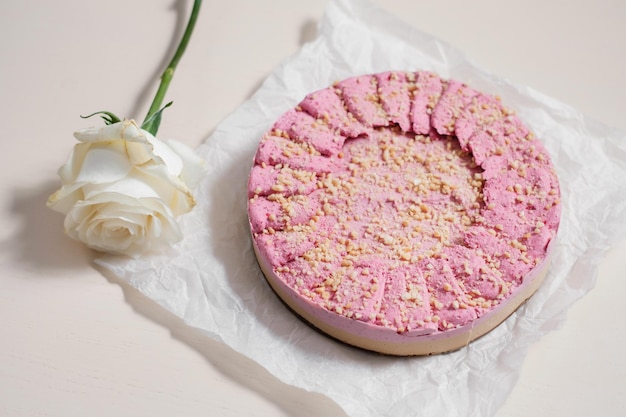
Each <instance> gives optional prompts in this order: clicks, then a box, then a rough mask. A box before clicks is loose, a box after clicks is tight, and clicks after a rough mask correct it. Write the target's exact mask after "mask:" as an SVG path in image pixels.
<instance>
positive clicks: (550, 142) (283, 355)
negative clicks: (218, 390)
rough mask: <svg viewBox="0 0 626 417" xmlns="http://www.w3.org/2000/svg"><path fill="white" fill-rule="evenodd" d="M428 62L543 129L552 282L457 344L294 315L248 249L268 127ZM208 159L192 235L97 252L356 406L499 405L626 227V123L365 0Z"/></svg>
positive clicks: (149, 288) (253, 354)
mask: <svg viewBox="0 0 626 417" xmlns="http://www.w3.org/2000/svg"><path fill="white" fill-rule="evenodd" d="M392 69H393V70H417V69H421V70H431V71H436V72H437V73H439V74H440V75H441V76H443V77H449V78H454V79H458V80H462V81H464V82H466V83H468V84H469V85H471V86H472V87H474V88H476V89H478V90H480V91H484V92H489V93H493V94H499V95H500V96H501V97H502V98H503V101H504V103H505V104H507V105H508V106H509V107H513V108H515V109H516V110H517V112H518V114H519V115H520V117H521V118H522V120H524V121H525V122H526V123H527V124H528V125H529V126H530V128H531V129H532V130H533V131H534V132H535V133H536V134H537V136H538V137H539V138H540V139H541V140H542V141H543V142H544V143H545V145H546V146H547V148H548V150H549V152H550V153H551V155H552V158H553V161H554V163H555V165H556V167H557V172H558V175H559V179H560V182H561V187H562V192H563V200H562V201H563V218H562V224H561V228H560V231H559V234H558V237H557V241H556V244H555V248H554V249H555V253H554V255H555V257H554V261H553V264H552V268H551V271H550V273H549V275H548V277H547V278H546V281H545V283H544V285H543V286H542V287H541V288H540V289H539V291H538V292H537V293H536V295H535V296H534V297H533V298H532V299H531V300H530V301H529V302H528V303H527V304H526V305H524V306H523V307H522V308H521V309H520V310H518V312H517V313H516V314H514V315H513V316H511V317H510V318H509V319H508V320H506V322H505V323H504V324H503V325H501V326H499V327H498V328H496V329H495V330H494V331H493V332H491V333H489V334H488V335H487V336H485V337H483V338H481V339H479V340H477V341H475V342H474V343H472V344H470V345H469V346H468V347H466V348H463V349H461V350H459V351H457V352H454V353H451V354H446V355H438V356H433V357H422V358H391V357H383V356H380V355H377V354H371V353H367V352H363V351H359V350H357V349H353V348H350V347H347V346H344V345H342V344H340V343H337V342H335V341H332V340H330V339H328V338H326V337H324V336H322V335H320V334H318V333H317V332H315V331H313V330H312V329H311V328H309V327H308V326H307V325H305V324H303V323H302V322H301V321H300V320H299V319H297V318H296V317H294V316H293V315H292V314H291V313H290V312H289V311H288V310H287V309H286V308H285V307H284V306H283V304H281V302H280V301H279V300H278V299H277V297H276V296H275V295H274V293H273V292H272V291H271V290H270V288H269V286H268V285H267V284H266V282H265V280H264V278H263V276H262V274H261V272H260V270H259V268H258V266H257V264H256V261H255V258H254V254H253V252H252V250H251V243H250V236H249V231H248V225H247V216H246V181H247V175H248V172H249V169H250V167H251V165H252V157H253V155H254V152H255V150H256V147H257V145H258V141H259V139H260V137H261V135H262V133H263V132H264V131H265V130H266V129H268V128H269V127H270V125H271V124H272V122H273V121H274V120H275V119H276V118H277V117H278V116H279V115H280V114H281V113H282V112H284V111H286V110H288V109H290V108H291V107H293V106H295V105H296V104H297V103H298V102H299V101H300V100H301V99H302V98H303V97H304V96H305V95H306V94H307V93H309V92H312V91H314V90H317V89H319V88H323V87H326V86H328V85H330V84H331V83H332V82H333V81H335V80H341V79H344V78H347V77H349V76H352V75H358V74H365V73H374V72H379V71H384V70H392ZM198 152H199V153H200V154H201V155H202V156H203V157H204V158H206V161H207V163H208V165H209V172H208V174H207V176H206V178H205V179H204V181H203V183H202V184H201V186H200V187H199V190H198V191H197V197H198V202H199V204H198V206H197V207H196V208H195V209H194V211H193V212H192V213H190V214H188V215H187V216H185V217H183V219H182V226H183V232H184V234H185V238H184V240H183V241H182V242H181V243H180V244H179V245H177V246H176V247H175V248H174V249H173V250H171V251H169V252H168V253H165V254H159V255H154V256H148V257H143V258H140V259H137V260H129V259H127V258H120V257H112V256H108V257H103V258H101V259H99V260H98V263H99V264H101V265H103V266H105V267H106V268H108V269H109V270H110V271H112V272H113V273H114V274H116V275H117V276H119V277H121V278H122V279H124V280H126V281H128V282H129V283H130V284H131V285H132V286H134V287H136V288H137V289H139V290H140V291H141V292H143V293H144V294H145V295H146V296H147V297H150V298H152V299H153V300H155V301H156V302H158V303H159V304H161V305H162V306H163V307H164V308H166V309H168V310H170V311H172V312H173V313H174V314H176V315H178V316H180V317H181V318H182V319H184V321H185V322H186V323H187V324H188V325H189V326H194V327H197V328H199V329H201V330H203V331H204V332H205V333H206V335H207V336H208V337H211V338H214V339H217V340H220V341H222V342H224V343H226V344H228V345H229V346H230V347H232V348H233V349H234V350H236V351H238V352H240V353H242V354H244V355H246V356H247V357H249V358H251V359H253V360H254V361H256V362H258V363H259V364H261V365H262V366H264V367H265V368H267V369H268V370H269V372H271V373H272V374H274V375H275V376H276V377H277V378H279V379H280V380H282V381H284V382H285V383H287V384H292V385H294V386H297V387H301V388H304V389H306V390H310V391H315V392H319V393H322V394H325V395H327V396H328V397H330V398H332V399H333V400H334V401H336V402H337V403H338V404H339V405H340V406H341V407H342V408H343V409H344V410H345V411H346V413H347V414H349V415H350V416H372V417H374V416H375V417H381V416H393V417H399V416H412V415H418V414H419V415H420V416H424V417H428V416H444V415H445V416H448V417H456V416H459V417H461V416H463V417H466V416H481V417H485V416H490V415H493V414H494V413H495V411H496V410H497V409H498V407H499V406H500V405H501V404H502V403H503V402H504V400H505V398H506V397H507V395H508V394H509V393H510V391H511V389H512V388H513V386H514V384H515V381H516V380H517V378H518V373H519V368H520V365H521V363H522V361H523V359H524V356H525V354H526V350H527V348H528V346H529V345H531V344H532V343H533V342H535V341H537V340H538V339H539V338H541V337H542V336H543V335H545V334H546V333H547V332H549V331H551V330H553V329H555V328H557V327H559V325H560V324H562V322H563V321H564V320H565V314H564V313H565V311H566V309H567V308H568V307H569V306H570V305H571V304H572V303H573V302H574V301H575V300H577V299H578V298H580V297H581V296H583V295H584V294H585V293H586V292H588V291H589V290H590V289H591V288H592V287H593V285H594V280H595V275H596V272H597V265H598V263H599V262H600V260H601V258H602V256H603V254H604V253H605V252H606V251H607V250H608V249H609V247H610V246H611V244H613V243H615V242H616V241H617V240H618V239H619V238H621V237H623V236H624V235H626V221H624V220H626V134H625V133H624V132H621V131H617V130H614V129H611V128H608V127H606V126H603V125H601V124H599V123H597V122H594V121H592V120H589V119H588V118H586V117H584V116H583V115H582V114H580V113H579V112H577V111H576V110H574V109H573V108H571V107H569V106H567V105H565V104H562V103H560V102H557V101H556V100H554V99H551V98H549V97H546V96H544V95H542V94H540V93H538V92H536V91H533V90H531V89H529V88H525V87H523V86H519V85H514V84H511V83H509V82H506V81H504V80H502V79H500V78H498V77H496V76H494V75H492V74H489V73H488V72H486V71H484V70H482V69H481V68H478V67H477V66H475V65H474V64H472V63H471V62H470V61H469V60H467V59H466V58H465V57H464V56H463V54H462V53H460V52H459V51H457V50H455V49H454V48H452V47H450V46H449V45H446V44H444V43H442V42H440V41H438V40H437V39H434V38H432V37H431V36H429V35H426V34H424V33H421V32H419V31H418V30H416V29H414V28H412V27H410V26H408V25H407V24H405V23H403V22H401V21H398V20H397V19H396V18H394V17H392V16H391V15H389V14H388V13H386V12H384V11H383V10H380V9H378V8H377V7H375V6H373V5H372V4H370V3H369V2H367V1H363V0H358V1H356V0H355V1H350V0H334V1H331V2H330V3H329V4H328V6H327V10H326V13H325V15H324V16H323V18H322V20H321V22H320V24H319V36H318V38H317V39H316V40H314V41H313V42H311V43H308V44H306V45H304V46H303V47H302V48H301V50H300V51H299V52H297V53H296V54H295V55H294V56H293V57H291V58H289V59H287V60H286V61H285V62H283V63H282V64H281V65H280V66H279V67H277V68H276V70H275V71H274V72H273V73H272V74H271V75H270V76H269V77H268V78H267V79H266V80H265V82H264V83H263V85H262V86H261V88H260V89H259V90H258V92H257V93H256V94H255V95H254V96H253V97H252V98H251V99H250V100H249V101H248V102H246V103H244V104H242V105H241V106H240V107H239V108H238V109H237V110H236V111H235V112H234V113H233V114H232V115H231V116H230V117H228V118H227V119H226V120H224V122H223V123H221V124H220V126H219V127H218V128H217V129H216V130H215V132H214V134H213V135H212V136H211V137H210V138H209V139H208V140H207V141H206V143H204V144H202V145H201V146H200V147H199V148H198Z"/></svg>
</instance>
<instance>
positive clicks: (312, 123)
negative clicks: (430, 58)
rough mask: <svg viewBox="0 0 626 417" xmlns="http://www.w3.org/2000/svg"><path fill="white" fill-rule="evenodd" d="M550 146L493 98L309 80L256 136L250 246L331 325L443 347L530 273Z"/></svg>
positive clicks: (538, 248) (410, 78)
mask: <svg viewBox="0 0 626 417" xmlns="http://www.w3.org/2000/svg"><path fill="white" fill-rule="evenodd" d="M559 199H560V190H559V184H558V179H557V176H556V173H555V170H554V167H553V165H552V163H551V161H550V157H549V155H548V153H547V152H546V150H545V148H544V147H543V145H542V144H541V142H539V141H538V140H537V139H536V138H535V136H534V135H533V133H531V132H530V131H529V129H528V128H527V127H526V126H525V125H524V124H523V123H522V122H521V121H520V119H519V118H518V117H517V116H516V115H515V113H514V112H513V111H511V110H509V109H508V108H506V107H505V106H504V105H503V104H502V103H501V100H500V99H499V98H498V97H494V96H492V95H489V94H484V93H481V92H478V91H476V90H474V89H472V88H470V87H469V86H468V85H466V84H464V83H461V82H458V81H455V80H447V79H442V78H441V77H439V76H438V75H437V74H434V73H431V72H425V71H418V72H385V73H379V74H373V75H363V76H357V77H353V78H349V79H347V80H344V81H341V82H337V83H335V84H334V85H333V86H331V87H328V88H326V89H323V90H319V91H316V92H313V93H311V94H309V95H307V96H306V97H305V98H304V99H303V100H302V102H301V103H300V104H299V105H298V106H296V107H295V108H294V109H291V110H289V111H287V112H286V113H285V114H283V115H282V116H281V117H280V118H279V119H278V120H277V121H276V122H275V123H274V125H273V126H272V127H271V129H270V130H269V131H268V132H266V134H265V135H264V136H263V137H262V138H261V141H260V144H259V147H258V150H257V152H256V155H255V158H254V166H253V168H252V170H251V173H250V176H249V182H248V216H249V221H250V229H251V233H252V240H253V246H254V250H255V253H256V256H257V259H258V262H259V265H260V266H261V269H262V271H263V273H264V275H265V277H266V279H267V281H268V282H269V284H270V285H271V287H272V288H273V289H274V291H275V292H276V294H277V295H278V296H279V297H280V298H281V299H282V300H283V301H284V302H285V303H286V304H287V305H288V306H289V308H290V309H291V310H293V312H295V313H296V314H297V315H299V316H300V317H301V318H303V319H304V320H305V321H307V322H308V323H310V324H311V325H313V326H314V327H316V328H317V329H319V330H321V331H322V332H324V333H326V334H327V335H329V336H332V337H333V338H336V339H338V340H341V341H343V342H345V343H348V344H350V345H353V346H357V347H360V348H363V349H367V350H372V351H376V352H380V353H385V354H391V355H426V354H434V353H441V352H448V351H451V350H455V349H458V348H460V347H462V346H465V345H467V344H468V343H469V342H471V341H472V340H474V339H476V338H477V337H480V336H481V335H484V334H485V333H487V332H488V331H490V330H491V329H493V328H494V327H496V326H497V325H498V324H499V323H501V322H502V321H503V320H504V319H506V318H507V317H508V316H509V315H510V314H511V313H513V312H514V311H515V310H516V309H517V308H518V307H519V306H520V305H521V304H522V303H524V302H525V301H526V300H527V299H528V298H529V297H530V296H531V295H532V294H533V293H534V292H535V291H536V289H537V288H538V286H539V285H540V283H541V281H542V280H543V278H544V276H545V275H546V272H547V269H548V265H549V255H550V248H551V242H552V241H553V239H554V237H555V235H556V232H557V228H558V225H559V220H560V200H559Z"/></svg>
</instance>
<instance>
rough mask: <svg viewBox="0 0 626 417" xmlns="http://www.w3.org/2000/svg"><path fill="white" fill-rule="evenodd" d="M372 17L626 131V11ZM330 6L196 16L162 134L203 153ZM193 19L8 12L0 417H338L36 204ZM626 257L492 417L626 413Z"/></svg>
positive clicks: (578, 5)
mask: <svg viewBox="0 0 626 417" xmlns="http://www.w3.org/2000/svg"><path fill="white" fill-rule="evenodd" d="M376 3H378V4H380V5H381V6H383V7H384V8H385V9H388V10H389V11H391V12H392V13H394V14H396V15H398V16H400V17H402V18H403V19H405V20H407V21H408V22H410V23H411V24H413V25H414V26H416V27H417V28H419V29H421V30H423V31H425V32H428V33H430V34H432V35H434V36H437V37H439V38H440V39H443V40H445V41H447V42H449V43H451V44H452V45H454V46H456V47H457V48H459V49H461V50H462V51H464V52H465V53H466V54H467V55H468V56H469V57H470V58H472V59H473V60H474V61H475V62H477V63H478V64H479V65H480V66H482V67H483V68H485V69H487V70H488V71H490V72H492V73H494V74H496V75H499V76H503V77H505V78H508V79H510V80H512V81H514V82H516V83H520V84H525V85H529V86H531V87H534V88H535V89H537V90H539V91H541V92H543V93H546V94H548V95H551V96H553V97H555V98H557V99H559V100H561V101H564V102H566V103H568V104H570V105H572V106H574V107H575V108H577V109H579V110H580V111H582V112H583V113H585V114H587V115H589V116H591V117H593V118H595V119H597V120H599V121H601V122H603V123H606V124H608V125H611V126H615V127H619V128H621V129H624V130H626V118H625V117H624V115H625V114H626V102H625V99H624V97H626V81H624V78H623V77H624V74H626V54H625V53H624V51H625V50H626V25H624V22H626V2H623V1H622V0H602V1H590V0H587V1H561V0H559V1H551V2H545V1H538V0H529V1H525V2H516V3H519V4H505V3H504V2H497V1H487V0H478V1H473V2H467V1H462V0H457V1H421V0H420V1H415V0H389V1H384V2H383V1H382V0H377V1H376ZM324 5H325V1H323V0H315V1H313V0H307V1H304V0H300V1H294V0H291V1H288V0H264V1H252V0H249V1H245V0H229V1H222V2H217V1H205V2H204V4H203V8H202V11H201V15H200V18H199V21H198V26H197V29H196V32H195V33H194V36H193V38H192V41H191V44H190V46H189V48H188V50H187V52H186V54H185V56H184V57H183V60H182V61H181V64H180V66H179V68H178V71H177V73H176V75H175V77H174V81H173V83H172V86H171V88H170V91H169V93H168V99H173V100H174V106H172V107H171V108H169V109H168V110H166V113H165V117H164V121H163V124H162V127H161V129H160V132H159V136H162V137H172V138H176V139H178V140H180V141H182V142H185V143H187V144H189V145H191V146H196V145H198V144H199V143H201V142H202V141H203V140H205V139H206V138H207V137H208V136H209V134H210V132H211V131H212V130H213V129H214V128H215V126H217V125H218V124H219V122H220V121H221V120H222V119H223V118H224V117H226V116H227V115H228V114H229V113H231V112H232V111H233V110H234V109H235V108H236V107H237V106H238V105H240V104H241V103H242V102H243V101H245V100H246V98H248V97H249V96H250V94H252V92H254V90H255V89H256V88H257V87H258V86H259V84H260V83H261V82H262V80H263V79H264V77H265V76H266V75H267V74H268V73H269V72H271V70H272V69H273V68H274V67H275V66H276V65H278V64H279V63H280V62H281V61H282V60H283V59H285V58H286V57H288V56H289V55H291V54H292V53H294V52H295V51H297V49H298V48H299V47H300V45H301V44H302V43H303V42H305V41H306V40H309V39H311V38H312V37H313V36H314V35H315V24H316V21H317V20H318V19H319V17H320V16H321V14H322V12H323V9H324ZM190 8H191V1H174V0H151V1H148V0H134V1H122V0H108V1H92V2H85V1H78V0H57V1H55V2H49V1H43V0H39V1H37V0H23V1H20V2H8V1H4V2H2V3H1V4H0V68H1V70H0V117H1V119H0V120H2V125H1V130H0V132H1V135H0V141H1V142H0V143H1V144H2V148H0V149H1V150H2V156H3V157H5V158H6V159H3V160H2V163H0V184H1V187H0V204H1V210H2V211H1V214H0V332H1V333H0V334H1V336H0V416H85V415H89V416H112V415H116V416H126V415H128V416H137V415H151V416H153V417H160V416H173V415H177V416H206V415H211V416H262V417H265V416H268V417H269V416H272V417H274V416H280V417H282V416H311V417H313V416H339V417H341V416H345V414H344V413H343V412H342V411H341V409H340V408H339V407H338V406H337V405H336V404H334V403H333V402H332V401H331V400H329V399H327V398H325V397H323V396H321V395H318V394H312V393H307V392H304V391H302V390H299V389H296V388H293V387H291V386H287V385H285V384H283V383H281V382H279V381H278V380H276V379H275V378H274V377H273V376H272V375H270V374H268V373H267V372H266V371H265V370H264V369H263V368H261V367H260V366H258V365H257V364H255V363H253V362H251V361H250V360H248V359H247V358H245V357H243V356H241V355H239V354H237V353H235V352H232V351H231V350H230V349H229V348H228V347H226V346H224V345H221V344H219V343H217V342H214V341H212V340H209V339H207V338H206V337H204V336H202V335H201V334H199V333H197V332H196V331H195V330H193V329H191V328H188V327H187V326H185V325H183V324H182V323H181V322H180V321H179V320H178V319H177V318H176V317H174V316H172V315H171V314H169V313H167V312H165V311H164V310H163V309H162V308H160V307H158V306H157V305H155V304H154V303H153V302H151V301H150V300H147V299H146V298H145V297H144V296H142V295H141V294H139V293H138V292H136V291H135V290H134V289H133V288H131V287H129V286H128V285H126V284H125V283H123V282H121V281H117V280H113V279H111V278H106V277H105V276H104V275H103V274H101V273H100V272H99V271H98V270H97V269H96V268H95V267H94V266H93V263H92V260H93V259H94V256H95V255H94V253H92V252H90V251H89V250H86V249H84V248H83V247H82V246H81V245H80V244H78V243H76V242H73V241H70V240H69V239H68V238H66V237H65V236H64V235H63V232H62V222H63V219H62V216H61V215H59V214H57V213H54V212H52V211H50V210H48V209H47V208H46V207H45V201H46V199H47V197H48V195H49V194H51V193H52V192H53V191H54V190H55V189H56V188H57V187H58V185H59V182H58V177H57V176H56V170H57V168H58V167H59V166H60V165H61V164H62V163H64V162H65V160H66V158H67V155H68V154H69V152H70V150H71V147H72V146H73V145H74V143H75V142H74V139H73V138H72V136H71V133H72V132H73V131H75V130H77V129H79V128H82V127H87V126H90V125H93V124H94V123H97V121H96V120H90V121H84V120H81V119H80V118H79V117H78V115H80V114H87V113H91V112H93V111H97V110H111V111H114V112H116V113H117V114H119V115H120V116H125V117H129V118H131V117H134V118H137V119H139V120H141V119H143V116H144V114H145V112H146V110H147V107H148V105H149V103H150V101H151V98H152V95H153V92H154V90H155V88H156V79H157V77H158V75H159V73H160V71H161V70H162V68H163V66H164V65H165V63H166V62H167V61H168V60H169V58H170V56H171V53H172V48H173V45H174V44H176V43H177V41H178V38H179V36H180V33H181V31H182V27H183V26H184V24H185V22H186V19H187V17H188V13H189V10H190ZM625 180H626V179H625ZM625 221H626V219H625ZM625 238H626V237H625ZM625 255H626V239H622V240H621V242H620V243H619V244H618V245H617V246H616V247H615V248H613V249H612V250H611V251H610V252H608V254H607V257H606V258H605V261H604V262H603V263H602V264H601V265H600V270H599V274H598V276H597V277H596V279H597V285H596V287H595V289H594V290H592V291H591V292H590V293H589V294H588V295H587V296H585V297H584V298H583V299H581V300H580V301H578V302H577V303H576V304H575V305H574V306H573V307H572V308H571V310H570V312H569V315H568V320H567V322H566V324H565V326H564V327H563V328H562V329H560V330H558V331H556V332H553V333H551V334H549V335H548V336H546V337H545V338H543V339H542V340H541V341H540V342H539V343H537V344H535V345H533V346H532V348H531V349H530V352H529V354H528V356H527V359H526V361H525V362H524V364H523V367H522V370H521V378H520V380H519V382H518V384H517V386H516V387H515V389H514V391H513V393H512V394H511V396H510V397H509V399H508V401H507V402H506V404H505V405H504V407H503V408H502V409H501V410H499V412H498V414H497V416H498V417H521V416H530V415H532V416H551V417H560V416H568V417H582V416H589V415H603V416H622V415H626V359H625V356H624V355H623V349H624V346H625V345H626V330H624V325H623V320H622V316H623V315H622V306H623V304H624V303H623V300H624V293H625V292H626V283H625V281H626V280H624V278H626V272H625V271H626V256H625ZM589 279H594V277H589ZM451 406H453V405H451Z"/></svg>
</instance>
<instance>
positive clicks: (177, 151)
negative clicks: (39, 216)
mask: <svg viewBox="0 0 626 417" xmlns="http://www.w3.org/2000/svg"><path fill="white" fill-rule="evenodd" d="M74 136H75V137H76V139H78V140H79V142H80V143H78V144H76V146H75V147H74V150H73V152H72V154H71V156H70V158H69V161H68V162H67V163H66V164H65V165H63V166H62V167H61V168H60V169H59V176H60V177H61V182H62V187H61V189H59V190H58V191H57V192H55V193H54V194H53V195H52V196H50V198H49V200H48V206H49V207H51V208H52V209H54V210H56V211H59V212H61V213H63V214H65V215H66V217H65V232H66V233H67V234H68V235H69V236H70V237H72V238H74V239H77V240H80V241H82V242H83V243H85V244H86V245H87V246H89V247H90V248H93V249H96V250H99V251H104V252H109V253H115V254H126V255H129V256H133V257H136V256H138V255H140V254H142V253H145V252H147V251H149V250H152V249H158V248H161V247H164V246H168V245H171V244H173V243H175V242H177V241H179V240H180V239H181V237H182V236H181V232H180V228H179V225H178V223H177V220H176V218H177V217H178V216H180V215H182V214H185V213H187V212H189V211H190V210H191V209H192V208H193V207H194V205H195V200H194V197H193V195H192V192H191V190H192V189H193V188H194V187H195V186H196V184H197V183H198V182H199V181H200V178H201V177H202V174H203V172H204V165H203V162H202V160H201V159H200V158H199V157H198V156H197V155H196V154H195V153H194V152H193V151H192V150H191V149H190V148H188V147H187V146H185V145H183V144H181V143H178V142H175V141H167V142H163V141H160V140H158V139H156V138H155V137H154V136H153V135H151V134H150V133H149V132H147V131H145V130H142V129H141V128H139V126H137V124H136V123H135V121H134V120H123V121H121V122H119V123H114V124H110V125H106V126H104V127H101V128H89V129H85V130H81V131H78V132H76V133H75V134H74Z"/></svg>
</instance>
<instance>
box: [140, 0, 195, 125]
mask: <svg viewBox="0 0 626 417" xmlns="http://www.w3.org/2000/svg"><path fill="white" fill-rule="evenodd" d="M201 4H202V0H195V1H194V2H193V9H192V10H191V16H190V17H189V22H187V27H186V28H185V33H183V37H182V39H181V40H180V43H179V44H178V48H177V49H176V53H174V56H173V57H172V60H171V61H170V63H169V64H168V66H167V68H165V71H163V74H162V75H161V83H160V84H159V88H158V90H157V92H156V94H155V96H154V99H153V100H152V104H151V105H150V109H149V110H148V114H146V118H145V119H144V120H148V119H150V117H152V116H153V115H154V114H155V113H156V112H158V111H159V110H160V109H161V106H162V105H163V99H164V98H165V93H166V92H167V89H168V87H169V86H170V82H171V81H172V78H173V77H174V70H175V69H176V66H177V65H178V61H180V58H181V57H182V56H183V53H184V52H185V49H186V48H187V44H188V43H189V39H190V38H191V33H192V32H193V28H194V26H195V25H196V20H198V12H199V11H200V5H201ZM152 133H153V134H154V135H156V132H152Z"/></svg>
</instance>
